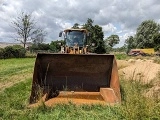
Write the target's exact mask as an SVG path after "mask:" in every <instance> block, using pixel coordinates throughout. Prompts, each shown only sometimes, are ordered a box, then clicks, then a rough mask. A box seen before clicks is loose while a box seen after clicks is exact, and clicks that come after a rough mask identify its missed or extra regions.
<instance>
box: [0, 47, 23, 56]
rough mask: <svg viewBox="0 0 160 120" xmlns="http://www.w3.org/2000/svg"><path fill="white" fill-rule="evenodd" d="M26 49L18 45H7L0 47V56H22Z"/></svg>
mask: <svg viewBox="0 0 160 120" xmlns="http://www.w3.org/2000/svg"><path fill="white" fill-rule="evenodd" d="M25 54H26V50H25V48H24V47H22V46H20V45H13V46H7V47H5V48H4V49H2V48H1V49H0V58H23V57H25Z"/></svg>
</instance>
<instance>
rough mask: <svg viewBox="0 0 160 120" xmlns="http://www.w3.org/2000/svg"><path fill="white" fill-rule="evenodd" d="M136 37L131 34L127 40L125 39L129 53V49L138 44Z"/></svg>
mask: <svg viewBox="0 0 160 120" xmlns="http://www.w3.org/2000/svg"><path fill="white" fill-rule="evenodd" d="M134 41H135V39H134V37H133V36H129V37H128V38H127V39H126V40H125V44H126V47H127V51H126V52H127V54H128V53H129V51H130V50H131V49H132V48H135V47H136V45H135V42H134Z"/></svg>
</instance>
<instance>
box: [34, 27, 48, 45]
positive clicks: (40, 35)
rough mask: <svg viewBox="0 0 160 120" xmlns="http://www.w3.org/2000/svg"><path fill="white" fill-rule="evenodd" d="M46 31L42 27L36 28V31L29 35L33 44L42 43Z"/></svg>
mask: <svg viewBox="0 0 160 120" xmlns="http://www.w3.org/2000/svg"><path fill="white" fill-rule="evenodd" d="M46 35H47V33H46V32H45V31H43V30H42V29H38V30H37V31H36V33H35V34H34V35H33V36H32V37H31V39H32V41H33V43H34V44H39V43H40V44H42V43H43V42H44V41H45V36H46Z"/></svg>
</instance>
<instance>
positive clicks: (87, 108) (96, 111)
mask: <svg viewBox="0 0 160 120" xmlns="http://www.w3.org/2000/svg"><path fill="white" fill-rule="evenodd" d="M34 61H35V58H23V59H6V60H2V59H1V60H0V103H1V104H0V119H2V120H14V119H15V120H18V119H19V120H33V119H38V120H48V119H52V120H70V119H71V120H120V119H124V120H148V119H150V120H160V101H159V100H158V99H156V98H146V97H144V96H143V93H144V91H145V90H146V89H148V88H149V87H151V86H152V84H147V85H142V84H141V83H139V82H135V81H126V80H123V79H121V80H120V82H121V93H122V104H118V105H115V106H107V105H106V106H102V105H81V106H76V105H75V104H73V103H69V104H67V105H65V104H58V105H56V106H55V107H47V106H45V105H42V106H40V107H37V108H32V109H31V108H28V107H27V106H28V101H29V96H30V91H31V82H32V75H33V67H34Z"/></svg>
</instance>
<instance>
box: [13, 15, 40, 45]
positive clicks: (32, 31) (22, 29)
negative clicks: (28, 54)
mask: <svg viewBox="0 0 160 120" xmlns="http://www.w3.org/2000/svg"><path fill="white" fill-rule="evenodd" d="M12 25H13V28H14V29H15V31H16V33H17V35H18V36H17V38H16V40H17V41H20V42H21V43H22V44H23V45H24V48H25V45H26V43H27V41H31V40H36V39H37V38H36V37H38V36H37V35H38V34H41V37H42V34H43V32H42V30H40V29H37V28H36V26H35V21H34V19H33V18H32V16H31V14H27V13H24V12H22V13H21V14H20V15H19V16H18V17H17V18H15V19H14V20H13V21H12Z"/></svg>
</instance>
